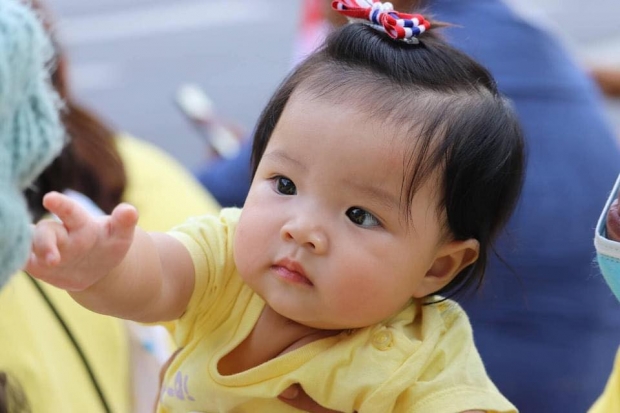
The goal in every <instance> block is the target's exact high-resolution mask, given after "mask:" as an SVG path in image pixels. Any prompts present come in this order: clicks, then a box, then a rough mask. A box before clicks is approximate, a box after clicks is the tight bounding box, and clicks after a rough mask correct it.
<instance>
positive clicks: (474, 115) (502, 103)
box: [252, 24, 525, 296]
mask: <svg viewBox="0 0 620 413" xmlns="http://www.w3.org/2000/svg"><path fill="white" fill-rule="evenodd" d="M297 89H303V90H304V92H309V93H310V94H312V95H313V96H317V97H327V98H331V99H338V100H339V101H343V100H344V101H351V102H352V104H354V105H356V107H358V108H361V109H363V110H364V111H365V113H368V114H369V115H370V116H373V117H376V118H377V119H384V120H386V121H387V120H389V121H391V122H397V123H396V124H398V125H400V124H402V125H403V128H408V129H406V130H407V131H408V132H409V133H408V136H407V139H408V140H409V141H410V142H411V150H410V151H409V153H408V154H406V155H405V159H404V160H403V162H404V167H405V171H406V177H405V182H403V191H402V194H401V198H402V199H404V200H405V202H401V204H402V205H403V207H406V211H408V210H409V208H410V206H411V202H412V199H413V196H414V195H415V193H416V191H417V189H418V188H420V186H421V185H422V184H423V183H424V182H425V181H426V180H427V179H429V178H433V179H437V180H438V191H439V193H438V196H437V198H438V200H439V203H438V205H437V208H438V210H439V211H440V212H441V215H440V216H443V217H444V221H445V222H444V226H445V230H446V237H449V238H451V239H454V240H466V239H470V238H474V239H476V240H478V242H479V243H480V252H479V257H478V260H477V261H476V262H474V263H473V264H471V265H470V266H468V267H467V268H465V269H463V270H462V271H461V272H460V273H459V274H458V275H457V276H456V277H455V278H454V279H453V280H452V282H450V283H449V284H448V285H446V286H445V287H444V288H442V289H441V290H440V291H437V292H435V293H436V294H442V295H445V296H452V295H454V294H455V293H457V292H459V291H462V290H465V289H466V288H467V287H471V286H476V287H479V286H480V284H481V282H482V279H483V277H484V273H485V270H486V265H487V260H488V255H489V251H490V250H493V242H494V241H495V239H496V238H497V235H498V234H499V232H500V231H501V229H502V228H503V227H504V226H505V224H506V222H507V221H508V219H509V218H510V215H511V214H512V211H513V210H514V208H515V205H516V203H517V200H518V198H519V194H520V192H521V187H522V184H523V179H524V170H525V143H524V139H523V134H522V131H521V128H520V126H519V123H518V121H517V118H516V115H515V113H514V111H513V109H512V107H511V105H510V103H509V102H508V101H507V100H506V99H505V98H504V97H503V96H502V95H501V94H500V93H499V92H498V89H497V85H496V83H495V81H494V79H493V78H492V76H491V75H490V73H489V72H488V71H487V70H486V69H485V68H484V67H483V66H481V65H480V64H478V63H477V62H476V61H474V60H473V59H472V58H470V57H469V56H467V55H466V54H464V53H463V52H460V51H458V50H457V49H455V48H453V47H451V46H450V45H448V44H447V43H446V42H445V41H444V40H442V39H441V38H440V37H439V36H438V35H436V33H433V32H426V33H424V34H423V35H422V36H420V42H419V43H418V44H408V43H405V42H403V41H399V40H393V39H392V38H390V37H389V36H388V35H386V34H385V33H382V32H379V31H378V30H376V29H374V28H371V27H369V26H367V25H363V24H349V25H345V26H343V27H342V28H340V29H337V30H335V31H333V32H332V33H331V34H330V35H329V36H328V38H327V39H326V41H325V43H324V44H323V46H322V47H321V48H320V49H318V50H317V51H316V52H314V53H313V54H311V55H310V56H309V57H308V58H307V59H306V60H305V61H303V62H302V63H301V64H300V65H299V66H298V67H297V68H296V69H295V70H294V71H293V72H292V73H291V74H290V75H289V76H288V77H287V78H286V79H285V80H284V82H283V83H282V84H281V85H280V87H279V88H278V89H277V91H276V92H275V94H274V95H273V97H272V98H271V100H270V101H269V103H268V104H267V106H266V108H265V109H264V110H263V112H262V114H261V116H260V118H259V121H258V124H257V127H256V131H255V136H254V146H253V148H252V175H254V174H255V173H256V169H257V167H258V164H259V162H260V160H261V158H262V156H263V153H264V152H265V149H266V147H267V144H268V142H269V139H270V137H271V134H272V132H273V130H274V128H275V126H276V124H277V122H278V120H279V118H280V116H281V114H282V112H283V110H284V107H285V106H286V104H287V102H288V100H289V98H290V97H291V95H292V94H293V93H294V92H295V91H296V90H297ZM347 99H348V100H347ZM386 138H388V137H386ZM437 172H439V173H437ZM443 211H445V212H443ZM407 216H408V214H407Z"/></svg>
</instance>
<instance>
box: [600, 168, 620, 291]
mask: <svg viewBox="0 0 620 413" xmlns="http://www.w3.org/2000/svg"><path fill="white" fill-rule="evenodd" d="M619 189H620V176H618V179H617V180H616V184H615V185H614V188H613V189H612V191H611V194H610V195H609V198H608V199H607V202H606V203H605V208H603V212H601V216H600V218H599V220H598V224H597V225H596V232H595V234H594V246H595V247H596V259H597V261H598V265H599V268H600V270H601V273H603V277H604V278H605V281H607V285H609V288H611V291H613V293H614V294H615V295H616V298H618V300H620V242H617V241H612V240H610V239H608V238H607V230H606V221H607V212H608V211H609V207H610V206H611V203H612V202H613V201H614V200H615V199H616V198H617V197H618V190H619Z"/></svg>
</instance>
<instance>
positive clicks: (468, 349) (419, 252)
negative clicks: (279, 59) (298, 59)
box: [27, 0, 524, 413]
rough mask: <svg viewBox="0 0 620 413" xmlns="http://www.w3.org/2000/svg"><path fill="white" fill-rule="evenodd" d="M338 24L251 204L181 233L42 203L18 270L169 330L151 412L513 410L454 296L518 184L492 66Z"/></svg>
mask: <svg viewBox="0 0 620 413" xmlns="http://www.w3.org/2000/svg"><path fill="white" fill-rule="evenodd" d="M333 6H334V8H335V9H337V10H338V11H340V12H341V13H343V14H345V15H347V16H348V17H350V18H352V19H353V21H354V23H353V24H350V25H348V26H345V27H344V28H342V29H340V30H337V31H335V32H334V33H333V34H332V35H330V36H329V38H328V39H327V40H326V43H325V44H324V45H323V47H321V48H320V49H319V50H317V51H316V52H315V53H313V54H312V55H310V56H309V57H308V58H307V59H306V60H305V61H304V62H303V63H301V64H300V66H299V67H297V68H296V69H295V70H294V71H293V73H291V74H290V76H289V77H288V78H287V79H286V80H285V81H284V82H283V83H282V85H281V86H280V87H279V88H278V90H277V91H276V93H275V94H274V96H273V97H272V99H271V101H270V102H269V103H268V105H267V107H266V108H265V109H264V111H263V113H262V115H261V118H260V120H259V123H258V125H257V128H256V134H255V137H254V148H253V156H252V160H253V181H252V186H251V189H250V192H249V195H248V198H247V201H246V203H245V207H244V208H243V210H238V209H226V210H223V211H222V212H221V214H220V215H219V216H204V217H198V218H195V219H193V220H190V221H189V222H187V223H185V224H183V225H181V226H179V227H177V228H176V229H175V230H173V231H172V232H170V233H167V234H162V233H147V232H144V231H142V230H140V229H139V228H137V227H136V221H137V218H138V213H137V211H136V210H135V208H133V207H131V206H129V205H126V204H124V205H120V206H118V207H117V208H116V209H115V210H114V211H113V212H112V214H111V215H110V216H106V217H103V218H93V217H91V216H89V215H88V213H87V212H86V211H84V210H83V209H82V208H80V206H79V205H78V204H76V203H75V202H73V201H72V200H71V199H69V198H67V197H65V196H63V195H61V194H58V193H50V194H48V195H47V196H46V197H45V198H44V205H45V207H46V208H47V209H48V210H49V211H50V212H52V213H54V214H56V215H57V217H58V218H59V221H54V220H47V221H42V222H40V223H39V224H38V225H37V227H36V229H35V232H34V241H33V247H32V248H33V254H32V258H31V260H30V262H29V263H28V265H27V270H28V271H29V272H30V273H31V274H32V275H33V276H35V277H37V278H39V279H41V280H44V281H46V282H49V283H52V284H54V285H56V286H59V287H61V288H64V289H66V290H67V291H69V293H70V294H71V295H72V296H73V298H74V299H75V300H77V301H78V302H79V303H81V304H82V305H84V306H86V307H88V308H90V309H92V310H93V311H97V312H101V313H104V314H109V315H113V316H116V317H123V318H128V319H132V320H137V321H141V322H166V321H171V322H169V323H166V325H167V326H168V328H169V329H170V330H171V332H173V334H174V336H175V339H176V341H177V344H178V345H179V347H181V348H182V350H181V351H180V352H179V354H178V355H177V357H176V358H175V359H174V361H173V362H172V363H171V365H170V367H169V369H168V370H167V372H166V375H165V378H164V385H163V388H162V392H161V397H160V400H159V407H158V411H159V412H168V411H206V412H232V411H235V412H246V411H247V412H261V411H264V412H289V411H293V410H294V409H292V408H291V407H290V406H288V405H287V404H285V403H283V402H282V401H280V400H278V399H277V396H278V395H279V394H280V393H281V392H282V391H283V390H284V389H286V388H288V387H289V386H291V385H293V384H296V383H299V384H300V385H301V386H302V388H303V390H304V391H305V392H306V393H308V395H309V396H310V397H312V398H313V399H314V400H315V401H316V402H317V403H319V404H320V405H322V406H324V407H326V408H329V409H334V410H337V411H343V412H352V411H357V412H391V411H394V412H420V413H425V412H432V413H442V412H446V413H457V412H466V411H467V412H473V411H476V412H480V411H488V412H515V411H516V409H515V407H514V406H513V405H512V404H511V403H510V402H509V401H507V400H506V399H505V398H504V397H503V396H502V395H501V394H500V393H499V392H498V390H497V389H496V388H495V386H494V385H493V384H492V382H491V381H490V380H489V378H488V377H487V375H486V373H485V370H484V367H483V364H482V362H481V360H480V357H479V356H478V353H477V351H476V348H475V346H474V343H473V337H472V332H471V327H470V325H469V322H468V320H467V317H466V315H465V314H464V313H463V311H462V310H461V309H460V307H459V306H458V305H457V304H456V303H454V302H453V301H451V300H448V299H444V298H442V297H441V296H438V295H437V294H441V295H444V296H446V295H447V296H450V295H453V294H454V293H456V292H458V291H459V290H461V289H463V288H465V287H468V286H472V285H473V286H477V285H479V284H480V282H481V280H482V277H483V275H484V272H485V266H486V261H487V255H488V253H489V250H490V249H491V248H492V243H493V241H494V239H495V238H496V236H497V234H498V233H499V232H500V231H501V229H502V227H503V225H504V224H505V223H506V221H507V220H508V218H509V217H510V215H511V213H512V210H513V208H514V205H515V203H516V201H517V199H518V195H519V192H520V189H521V184H522V180H523V174H524V148H523V146H524V144H523V137H522V134H521V131H520V128H519V126H518V122H517V120H516V118H515V115H514V114H513V111H512V109H511V107H510V105H509V104H508V103H507V102H506V101H505V100H504V99H503V98H502V96H501V95H500V94H499V93H498V91H497V88H496V85H495V82H494V81H493V79H492V78H491V76H490V75H489V73H488V72H487V71H486V70H485V69H484V68H483V67H481V66H480V65H479V64H477V63H476V62H475V61H473V60H472V59H471V58H469V57H468V56H466V55H464V54H463V53H461V52H459V51H457V50H455V49H453V48H452V47H450V46H449V45H447V44H446V43H445V42H444V41H442V40H441V39H439V38H438V37H437V36H436V35H434V34H433V33H432V32H431V31H430V30H429V29H430V27H431V24H430V23H429V22H428V21H427V20H425V19H424V17H422V16H421V15H413V14H407V13H399V12H396V11H394V10H392V8H391V6H390V4H389V3H385V4H382V3H380V2H372V1H365V0H357V1H334V2H333Z"/></svg>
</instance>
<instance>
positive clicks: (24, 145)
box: [0, 0, 64, 287]
mask: <svg viewBox="0 0 620 413" xmlns="http://www.w3.org/2000/svg"><path fill="white" fill-rule="evenodd" d="M52 55H53V50H52V46H51V44H50V41H49V39H48V37H47V36H46V34H45V31H44V30H43V28H42V26H41V22H40V21H39V20H38V18H37V17H36V16H35V15H34V13H33V12H32V10H31V9H29V8H28V7H27V6H26V5H24V4H23V3H22V2H21V1H19V0H2V1H0V233H2V237H1V238H0V287H1V286H2V284H3V283H4V282H5V281H6V279H7V277H8V276H10V275H11V274H12V273H14V272H15V271H16V270H18V269H19V268H20V267H21V266H22V265H23V264H24V262H25V260H26V257H27V254H28V252H29V251H30V216H29V214H28V210H27V207H26V203H25V201H24V198H23V196H22V191H23V190H24V189H25V188H26V187H28V185H30V183H31V182H32V180H33V179H34V178H35V177H36V176H37V175H38V174H39V173H40V172H41V171H42V170H43V169H44V168H45V166H47V164H48V163H49V162H50V161H51V160H52V159H53V158H54V156H56V155H57V154H58V152H59V151H60V150H61V148H62V146H63V142H64V133H63V130H62V127H61V126H60V121H59V116H58V104H59V101H58V98H57V96H56V94H55V93H54V92H53V91H52V89H51V87H50V82H49V72H48V65H49V64H50V59H51V57H52Z"/></svg>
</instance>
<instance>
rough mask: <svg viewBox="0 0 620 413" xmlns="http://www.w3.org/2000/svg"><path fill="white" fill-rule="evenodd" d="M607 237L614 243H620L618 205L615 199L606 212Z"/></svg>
mask: <svg viewBox="0 0 620 413" xmlns="http://www.w3.org/2000/svg"><path fill="white" fill-rule="evenodd" d="M607 237H608V238H609V239H611V240H614V241H620V204H619V203H618V199H616V200H615V201H614V202H613V203H612V204H611V205H610V207H609V211H608V212H607Z"/></svg>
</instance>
